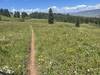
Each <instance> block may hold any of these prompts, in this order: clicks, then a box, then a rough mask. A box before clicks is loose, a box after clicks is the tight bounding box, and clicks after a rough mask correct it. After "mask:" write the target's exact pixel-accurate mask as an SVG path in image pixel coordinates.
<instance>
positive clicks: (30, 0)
mask: <svg viewBox="0 0 100 75" xmlns="http://www.w3.org/2000/svg"><path fill="white" fill-rule="evenodd" d="M87 6H88V7H89V8H87ZM48 7H53V8H54V9H57V10H59V11H60V9H65V8H66V10H67V9H68V10H69V9H71V10H70V11H73V9H75V7H76V9H79V8H80V9H81V8H82V7H83V8H87V9H91V8H92V7H93V8H94V9H95V8H97V7H100V0H0V8H8V9H13V10H14V9H21V10H22V9H23V10H25V9H34V10H41V11H46V9H47V8H48ZM34 10H33V11H34ZM55 11H56V10H55ZM64 11H65V10H64Z"/></svg>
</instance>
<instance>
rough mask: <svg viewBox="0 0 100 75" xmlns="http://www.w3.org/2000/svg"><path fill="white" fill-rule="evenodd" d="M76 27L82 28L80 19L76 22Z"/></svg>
mask: <svg viewBox="0 0 100 75" xmlns="http://www.w3.org/2000/svg"><path fill="white" fill-rule="evenodd" d="M75 26H76V27H80V21H79V18H78V19H77V20H76V24H75Z"/></svg>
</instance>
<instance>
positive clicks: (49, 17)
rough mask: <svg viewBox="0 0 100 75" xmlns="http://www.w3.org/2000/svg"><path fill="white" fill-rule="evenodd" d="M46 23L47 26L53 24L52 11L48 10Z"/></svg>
mask: <svg viewBox="0 0 100 75" xmlns="http://www.w3.org/2000/svg"><path fill="white" fill-rule="evenodd" d="M48 23H49V24H54V14H53V11H52V9H51V8H50V9H49V14H48Z"/></svg>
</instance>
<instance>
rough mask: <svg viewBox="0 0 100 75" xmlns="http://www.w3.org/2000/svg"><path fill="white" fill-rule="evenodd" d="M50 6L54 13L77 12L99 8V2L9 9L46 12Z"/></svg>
mask: <svg viewBox="0 0 100 75" xmlns="http://www.w3.org/2000/svg"><path fill="white" fill-rule="evenodd" d="M49 8H52V9H53V11H54V12H55V13H69V12H79V11H85V10H92V9H100V4H96V5H84V4H82V5H76V6H70V7H68V6H65V7H57V6H51V7H48V8H45V9H40V8H35V9H23V8H22V9H11V11H12V12H14V11H20V12H22V11H25V12H28V13H31V12H48V9H49Z"/></svg>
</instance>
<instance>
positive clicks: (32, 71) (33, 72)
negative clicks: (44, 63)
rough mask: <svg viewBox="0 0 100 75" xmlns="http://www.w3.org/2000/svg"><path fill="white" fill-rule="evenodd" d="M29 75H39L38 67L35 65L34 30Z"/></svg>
mask: <svg viewBox="0 0 100 75" xmlns="http://www.w3.org/2000/svg"><path fill="white" fill-rule="evenodd" d="M28 75H37V72H36V65H35V38H34V32H33V30H32V37H31V47H30V53H29V61H28Z"/></svg>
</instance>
